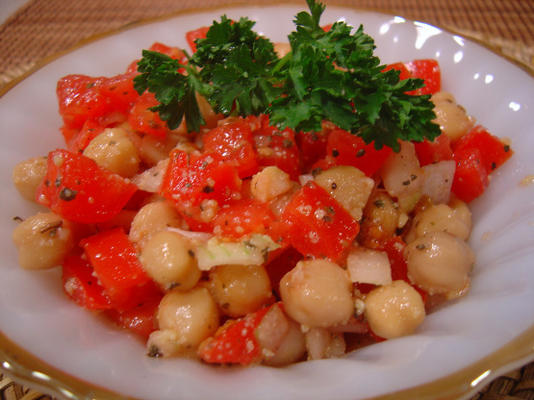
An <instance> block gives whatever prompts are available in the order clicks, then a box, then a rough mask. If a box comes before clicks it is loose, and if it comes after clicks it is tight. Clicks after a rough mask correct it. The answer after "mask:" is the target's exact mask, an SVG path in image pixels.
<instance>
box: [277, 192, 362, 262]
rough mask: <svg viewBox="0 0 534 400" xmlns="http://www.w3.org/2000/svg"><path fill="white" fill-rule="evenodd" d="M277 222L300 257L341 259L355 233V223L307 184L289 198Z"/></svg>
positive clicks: (356, 230) (332, 200) (340, 207)
mask: <svg viewBox="0 0 534 400" xmlns="http://www.w3.org/2000/svg"><path fill="white" fill-rule="evenodd" d="M280 219H281V221H282V222H284V223H285V224H286V226H287V240H288V241H289V243H290V244H291V245H292V246H293V247H294V248H295V249H297V250H298V251H299V252H300V253H302V254H303V255H304V256H313V257H328V258H331V259H332V260H337V259H339V258H340V256H342V254H343V252H344V250H345V249H347V248H348V247H349V246H350V245H351V244H352V242H353V241H354V239H355V238H356V235H357V234H358V231H359V228H360V226H359V224H358V222H356V221H355V220H354V219H353V218H352V216H351V215H350V214H349V213H348V212H347V211H346V210H345V209H344V208H343V207H342V206H341V205H340V204H339V203H338V202H337V201H336V200H335V199H334V198H333V197H332V196H330V194H329V193H328V192H327V191H326V190H324V189H323V188H321V187H320V186H319V185H317V184H316V183H315V182H309V183H307V184H306V185H305V186H303V187H302V188H301V189H300V190H299V191H298V192H296V194H295V195H294V196H293V197H292V199H291V200H290V202H289V204H288V205H287V206H286V208H285V209H284V211H283V213H282V215H281V217H280Z"/></svg>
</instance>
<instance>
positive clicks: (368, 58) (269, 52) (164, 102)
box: [135, 0, 440, 150]
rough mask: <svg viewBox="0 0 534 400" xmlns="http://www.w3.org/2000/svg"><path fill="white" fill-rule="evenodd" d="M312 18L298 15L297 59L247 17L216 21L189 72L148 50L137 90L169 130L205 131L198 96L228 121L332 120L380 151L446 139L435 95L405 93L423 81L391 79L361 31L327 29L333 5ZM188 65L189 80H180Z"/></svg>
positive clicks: (311, 3) (302, 125) (313, 5)
mask: <svg viewBox="0 0 534 400" xmlns="http://www.w3.org/2000/svg"><path fill="white" fill-rule="evenodd" d="M307 3H308V7H309V12H306V11H303V12H300V13H298V14H297V16H296V17H295V20H294V22H295V25H296V30H295V31H294V32H292V33H291V34H290V35H289V43H290V46H291V51H290V52H289V53H288V54H287V55H286V56H284V57H283V58H281V59H279V58H278V57H277V55H276V53H275V51H274V47H273V45H272V43H271V42H270V41H269V40H268V39H266V38H263V37H262V36H260V35H259V34H257V33H256V32H254V31H253V30H252V28H253V26H254V22H253V21H250V20H249V19H247V18H241V19H240V20H239V21H231V20H230V19H228V18H227V17H226V16H223V17H221V20H220V22H217V21H214V22H213V24H212V26H211V27H210V29H209V30H208V32H207V36H206V38H205V39H200V40H197V42H196V44H197V51H196V53H195V54H194V55H193V56H192V57H188V58H189V64H188V65H187V66H183V65H180V64H179V63H178V62H177V61H175V60H172V59H170V58H169V57H166V56H163V55H159V56H158V55H156V54H154V52H146V53H145V52H143V59H142V60H141V61H140V62H139V71H140V72H141V75H140V76H138V77H136V78H135V85H136V86H135V87H136V90H138V92H140V93H142V92H143V91H144V90H149V91H150V92H153V93H155V95H156V99H157V100H158V101H159V102H160V105H158V106H156V107H153V110H154V111H157V112H159V113H160V116H161V118H162V119H164V120H166V121H167V122H168V124H169V126H170V127H173V126H174V127H176V126H177V124H179V122H180V121H181V119H182V118H183V116H185V118H186V122H187V126H188V129H189V130H198V127H199V126H200V125H201V124H202V123H203V120H202V116H201V115H200V113H199V110H198V104H197V102H196V94H197V93H198V94H200V95H202V96H205V97H206V98H207V100H208V102H209V103H210V105H211V106H212V107H213V109H214V110H215V111H216V112H218V113H222V114H224V115H230V114H233V115H240V116H247V115H251V114H253V115H258V114H262V113H266V114H269V116H270V121H271V123H272V124H275V125H277V126H278V127H279V128H286V127H290V128H292V129H295V130H297V131H319V130H320V129H321V123H322V122H323V121H324V120H329V121H331V122H333V123H334V124H335V125H337V126H339V127H340V128H342V129H345V130H348V131H350V132H352V133H354V134H357V135H359V136H361V137H362V138H363V139H364V140H365V142H367V143H370V142H373V141H374V143H375V147H377V148H381V147H382V146H384V145H386V146H389V147H392V148H393V149H394V150H398V149H399V144H398V141H399V140H415V141H421V140H423V139H424V138H428V139H430V140H432V139H433V138H435V137H436V136H437V135H439V133H440V130H439V126H438V125H436V124H434V123H433V122H432V120H433V119H434V118H435V114H434V111H433V107H434V105H433V104H432V102H431V101H430V96H413V95H408V94H406V92H409V91H412V90H415V89H417V88H420V87H422V85H423V81H422V80H420V79H406V80H402V81H400V80H399V72H398V71H395V70H389V71H387V72H383V70H384V65H381V63H380V60H379V59H378V57H376V56H375V55H374V49H375V43H374V40H373V39H372V38H371V37H370V36H369V35H367V34H365V33H364V32H363V27H362V26H360V27H359V28H358V29H356V30H354V29H353V28H352V27H351V26H349V25H347V24H346V23H344V22H336V23H334V24H333V25H332V27H331V29H330V30H328V31H327V32H325V31H324V30H323V29H322V28H321V26H320V19H321V15H322V13H323V12H324V9H325V6H324V5H323V4H321V3H318V2H316V1H315V0H307ZM180 67H185V68H186V70H187V73H186V75H182V74H180V73H178V71H177V70H178V68H180Z"/></svg>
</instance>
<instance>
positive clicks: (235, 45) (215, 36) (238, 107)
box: [191, 16, 281, 116]
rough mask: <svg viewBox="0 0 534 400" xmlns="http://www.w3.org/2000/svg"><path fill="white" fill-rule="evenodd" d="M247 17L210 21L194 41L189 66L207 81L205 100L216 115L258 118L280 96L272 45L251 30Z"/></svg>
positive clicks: (250, 22) (250, 23)
mask: <svg viewBox="0 0 534 400" xmlns="http://www.w3.org/2000/svg"><path fill="white" fill-rule="evenodd" d="M254 24H255V23H254V22H253V21H251V20H249V19H248V18H241V19H240V20H239V21H236V22H235V21H232V20H230V19H228V18H227V17H226V16H223V17H222V18H221V21H220V22H217V21H214V22H213V25H212V26H211V28H210V29H209V31H208V33H207V36H206V38H205V39H200V40H198V41H197V51H196V52H195V54H194V55H193V57H192V58H191V63H192V64H194V65H196V66H198V67H199V68H201V70H200V77H201V78H202V80H203V81H204V82H210V83H211V86H212V89H213V90H212V92H211V93H210V94H209V95H208V101H209V102H210V104H212V106H213V107H214V109H215V111H216V112H219V113H222V114H225V115H228V114H230V113H234V114H237V115H240V116H247V115H251V114H253V115H258V114H261V113H264V112H265V109H266V106H267V105H268V104H269V103H270V102H272V101H273V100H274V99H275V98H277V97H279V96H280V95H281V91H280V88H279V85H278V81H277V79H276V78H275V77H274V76H273V73H272V69H273V67H274V65H275V63H276V62H277V61H278V57H277V55H276V53H275V52H274V47H273V44H272V43H271V42H270V41H269V40H268V39H265V38H264V37H261V36H259V35H258V34H257V33H256V32H254V31H253V30H252V27H253V26H254Z"/></svg>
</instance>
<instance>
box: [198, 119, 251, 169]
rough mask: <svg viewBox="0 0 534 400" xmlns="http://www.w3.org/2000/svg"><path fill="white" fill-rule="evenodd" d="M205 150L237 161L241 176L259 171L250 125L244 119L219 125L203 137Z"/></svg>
mask: <svg viewBox="0 0 534 400" xmlns="http://www.w3.org/2000/svg"><path fill="white" fill-rule="evenodd" d="M202 142H203V144H204V151H206V152H208V153H217V154H219V155H220V156H221V157H222V159H223V160H227V161H232V162H235V163H236V165H237V171H238V174H239V177H240V178H246V177H249V176H252V175H254V174H255V173H256V172H258V161H257V159H256V152H255V150H254V144H253V140H252V131H251V129H250V125H249V124H247V123H246V122H244V121H238V122H234V123H231V124H226V125H222V126H218V127H217V128H214V129H212V130H210V131H209V132H208V133H206V134H205V135H204V136H203V137H202Z"/></svg>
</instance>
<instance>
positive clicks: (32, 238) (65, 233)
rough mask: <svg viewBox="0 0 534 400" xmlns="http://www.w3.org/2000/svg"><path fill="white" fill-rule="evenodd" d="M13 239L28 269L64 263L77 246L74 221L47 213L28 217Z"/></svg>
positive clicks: (20, 258)
mask: <svg viewBox="0 0 534 400" xmlns="http://www.w3.org/2000/svg"><path fill="white" fill-rule="evenodd" d="M13 242H14V243H15V246H16V247H17V250H18V253H19V265H20V266H21V267H22V268H24V269H47V268H52V267H55V266H58V265H61V263H62V261H63V259H64V258H65V256H66V255H67V253H68V252H69V251H70V250H71V249H72V248H73V247H74V244H75V243H74V239H73V232H72V228H71V226H70V223H69V222H67V221H66V220H64V219H62V218H61V217H60V216H59V215H57V214H54V213H51V212H46V213H38V214H36V215H34V216H32V217H29V218H27V219H25V220H24V221H23V222H21V223H20V224H19V225H18V226H17V227H16V228H15V230H14V231H13Z"/></svg>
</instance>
